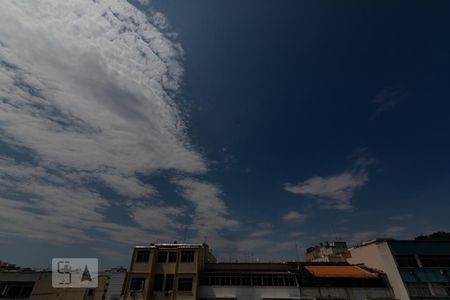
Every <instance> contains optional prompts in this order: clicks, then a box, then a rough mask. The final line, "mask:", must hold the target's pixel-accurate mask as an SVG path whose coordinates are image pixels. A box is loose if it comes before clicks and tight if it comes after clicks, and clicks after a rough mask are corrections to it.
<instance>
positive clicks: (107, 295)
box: [0, 270, 126, 300]
mask: <svg viewBox="0 0 450 300" xmlns="http://www.w3.org/2000/svg"><path fill="white" fill-rule="evenodd" d="M125 274H126V270H124V271H123V272H101V273H99V275H98V287H97V288H95V289H87V288H53V287H52V273H51V272H33V271H22V272H17V271H14V272H11V271H8V272H0V299H30V300H103V299H106V300H118V299H119V298H120V296H121V293H122V286H123V279H124V278H125ZM121 278H122V281H121V282H120V280H121ZM110 287H111V289H110Z"/></svg>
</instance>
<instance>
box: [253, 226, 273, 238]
mask: <svg viewBox="0 0 450 300" xmlns="http://www.w3.org/2000/svg"><path fill="white" fill-rule="evenodd" d="M255 227H256V230H254V231H253V232H252V233H251V234H250V237H252V238H260V237H263V236H268V235H271V234H272V233H273V226H272V224H268V223H259V224H257V225H256V226H255Z"/></svg>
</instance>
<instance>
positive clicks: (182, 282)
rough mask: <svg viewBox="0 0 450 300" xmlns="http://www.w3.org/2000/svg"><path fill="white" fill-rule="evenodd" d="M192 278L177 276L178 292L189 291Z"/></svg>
mask: <svg viewBox="0 0 450 300" xmlns="http://www.w3.org/2000/svg"><path fill="white" fill-rule="evenodd" d="M192 281H193V279H192V278H179V279H178V291H179V292H191V291H192Z"/></svg>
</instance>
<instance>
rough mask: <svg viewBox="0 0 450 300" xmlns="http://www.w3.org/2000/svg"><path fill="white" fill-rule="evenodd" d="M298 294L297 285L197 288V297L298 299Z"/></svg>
mask: <svg viewBox="0 0 450 300" xmlns="http://www.w3.org/2000/svg"><path fill="white" fill-rule="evenodd" d="M299 296H300V292H299V289H298V287H264V286H258V287H242V286H200V288H199V299H216V298H222V299H227V298H228V299H230V298H231V299H237V300H261V299H263V298H274V299H299Z"/></svg>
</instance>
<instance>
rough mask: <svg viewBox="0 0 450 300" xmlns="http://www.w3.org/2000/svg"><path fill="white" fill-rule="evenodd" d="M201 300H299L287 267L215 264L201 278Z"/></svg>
mask: <svg viewBox="0 0 450 300" xmlns="http://www.w3.org/2000/svg"><path fill="white" fill-rule="evenodd" d="M199 299H201V300H210V299H246V300H252V299H258V300H261V299H300V289H299V285H298V283H297V279H296V274H295V273H293V272H290V271H289V266H288V265H287V264H285V263H213V264H206V265H205V268H204V270H203V271H202V274H201V280H200V286H199Z"/></svg>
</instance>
